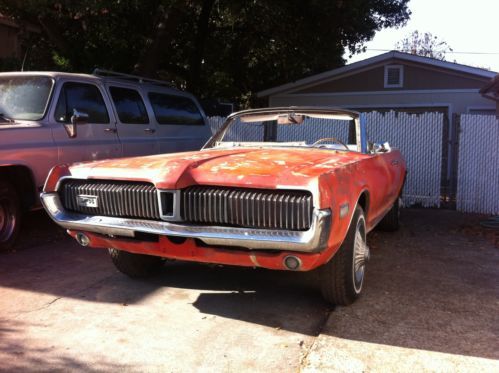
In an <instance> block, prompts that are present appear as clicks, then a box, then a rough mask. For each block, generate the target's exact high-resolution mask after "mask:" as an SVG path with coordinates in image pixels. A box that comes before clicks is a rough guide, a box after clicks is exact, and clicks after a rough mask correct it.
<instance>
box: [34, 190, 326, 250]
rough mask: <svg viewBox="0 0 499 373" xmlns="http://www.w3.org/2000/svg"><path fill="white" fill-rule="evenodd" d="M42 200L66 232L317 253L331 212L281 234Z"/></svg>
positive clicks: (51, 197)
mask: <svg viewBox="0 0 499 373" xmlns="http://www.w3.org/2000/svg"><path fill="white" fill-rule="evenodd" d="M40 197H41V201H42V204H43V206H44V207H45V209H46V210H47V212H48V213H49V215H50V217H51V218H52V219H53V220H54V221H55V222H56V223H58V224H59V225H61V226H62V227H64V228H66V229H72V230H78V231H83V232H95V233H99V234H104V235H112V236H122V237H135V235H136V233H137V232H143V233H151V234H157V235H164V236H177V237H189V238H196V239H199V240H201V241H203V242H204V243H206V244H208V245H222V246H235V247H246V248H248V249H255V250H269V249H270V250H276V249H277V250H290V251H300V252H319V251H321V250H324V249H325V248H326V247H327V241H328V237H329V234H330V229H331V220H332V219H331V210H329V209H324V210H314V212H313V218H312V225H311V227H310V229H309V230H307V231H283V230H269V229H248V228H234V227H217V226H193V225H183V224H178V223H175V222H166V221H153V220H143V219H130V218H118V217H106V216H92V215H85V214H80V213H75V212H71V211H67V210H65V209H64V207H63V206H62V203H61V200H60V198H59V195H58V194H57V193H42V194H41V195H40Z"/></svg>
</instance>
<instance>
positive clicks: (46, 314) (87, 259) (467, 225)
mask: <svg viewBox="0 0 499 373" xmlns="http://www.w3.org/2000/svg"><path fill="white" fill-rule="evenodd" d="M30 219H31V221H30ZM477 219H478V217H476V216H471V215H463V214H458V213H455V212H451V211H438V210H411V209H408V210H404V211H403V215H402V222H403V225H402V229H401V231H400V232H398V233H394V234H387V233H379V232H373V233H372V234H371V235H370V237H369V244H370V246H371V248H372V255H373V256H372V260H371V262H370V263H369V267H368V272H367V278H366V284H365V294H364V295H363V296H362V297H361V298H360V299H359V300H358V302H356V303H355V304H354V305H352V306H349V307H337V308H336V309H332V308H331V307H329V306H328V305H326V304H325V303H324V302H323V301H322V299H321V297H320V295H319V293H318V292H317V291H316V290H315V283H314V281H315V279H314V277H313V276H311V275H309V274H303V273H288V272H271V271H263V270H252V269H244V268H227V267H225V268H220V267H216V266H203V265H197V264H188V263H169V264H167V265H166V266H165V268H164V270H163V271H162V273H161V274H160V275H159V276H157V277H154V278H151V279H148V280H142V281H134V280H131V279H128V278H126V277H124V276H122V275H121V274H120V273H117V272H116V271H115V269H114V268H113V266H112V264H111V262H110V260H109V258H108V257H107V254H106V252H105V251H101V250H92V249H89V248H82V247H79V246H78V245H77V244H76V243H75V242H73V241H72V240H70V239H69V238H68V237H66V236H65V235H64V234H63V232H61V231H60V230H59V229H58V228H57V227H55V226H53V225H52V224H51V223H50V221H48V218H46V216H45V215H43V214H42V213H41V212H40V213H35V214H33V215H32V216H31V217H28V220H27V221H26V224H27V227H26V228H25V229H24V230H23V232H22V233H23V237H21V242H20V245H19V246H18V247H19V248H18V250H17V251H16V252H11V253H2V254H0V361H1V362H2V364H1V365H0V371H2V370H4V371H12V370H23V371H51V372H52V371H90V372H92V371H103V370H104V371H110V370H113V371H114V370H125V371H132V372H134V371H171V372H180V371H193V370H201V371H217V372H218V371H222V372H231V371H275V370H281V371H291V372H296V371H300V370H301V371H306V372H315V371H348V372H352V371H354V372H355V371H359V372H361V371H383V372H385V371H405V370H423V371H424V370H430V371H449V372H450V371H452V372H454V371H499V360H498V359H499V352H498V351H499V345H498V341H499V271H498V269H497V268H499V251H498V249H497V248H496V247H494V242H496V241H494V239H495V238H494V237H492V239H491V235H490V232H487V231H483V230H480V229H475V227H477V226H478V224H477V223H478V220H477Z"/></svg>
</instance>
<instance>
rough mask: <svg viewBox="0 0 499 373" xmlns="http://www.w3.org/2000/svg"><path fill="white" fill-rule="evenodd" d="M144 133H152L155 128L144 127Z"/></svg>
mask: <svg viewBox="0 0 499 373" xmlns="http://www.w3.org/2000/svg"><path fill="white" fill-rule="evenodd" d="M144 132H145V133H154V132H156V130H155V129H154V128H144Z"/></svg>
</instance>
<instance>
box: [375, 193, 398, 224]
mask: <svg viewBox="0 0 499 373" xmlns="http://www.w3.org/2000/svg"><path fill="white" fill-rule="evenodd" d="M399 201H400V199H399V198H397V199H396V200H395V202H394V203H393V206H392V208H391V209H390V211H388V212H387V213H386V215H385V216H384V217H383V219H382V220H381V221H380V222H379V223H378V226H377V228H378V229H379V230H382V231H385V232H395V231H397V230H398V229H399V227H400V224H399V217H400V202H399Z"/></svg>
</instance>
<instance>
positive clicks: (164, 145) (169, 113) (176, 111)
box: [148, 91, 211, 153]
mask: <svg viewBox="0 0 499 373" xmlns="http://www.w3.org/2000/svg"><path fill="white" fill-rule="evenodd" d="M148 98H149V102H150V105H151V107H152V111H153V113H154V119H155V121H156V123H157V135H156V137H157V139H158V142H159V151H160V152H161V153H172V152H181V151H189V150H199V149H200V148H201V147H202V146H203V145H204V144H205V143H206V141H208V139H209V137H210V136H211V132H210V129H209V126H208V125H207V124H206V121H205V118H204V114H203V112H202V110H201V108H200V107H199V105H198V104H197V103H196V102H195V101H194V100H193V99H192V98H191V97H189V96H188V95H181V94H179V93H178V92H175V93H173V92H172V93H168V92H161V91H149V92H148Z"/></svg>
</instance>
